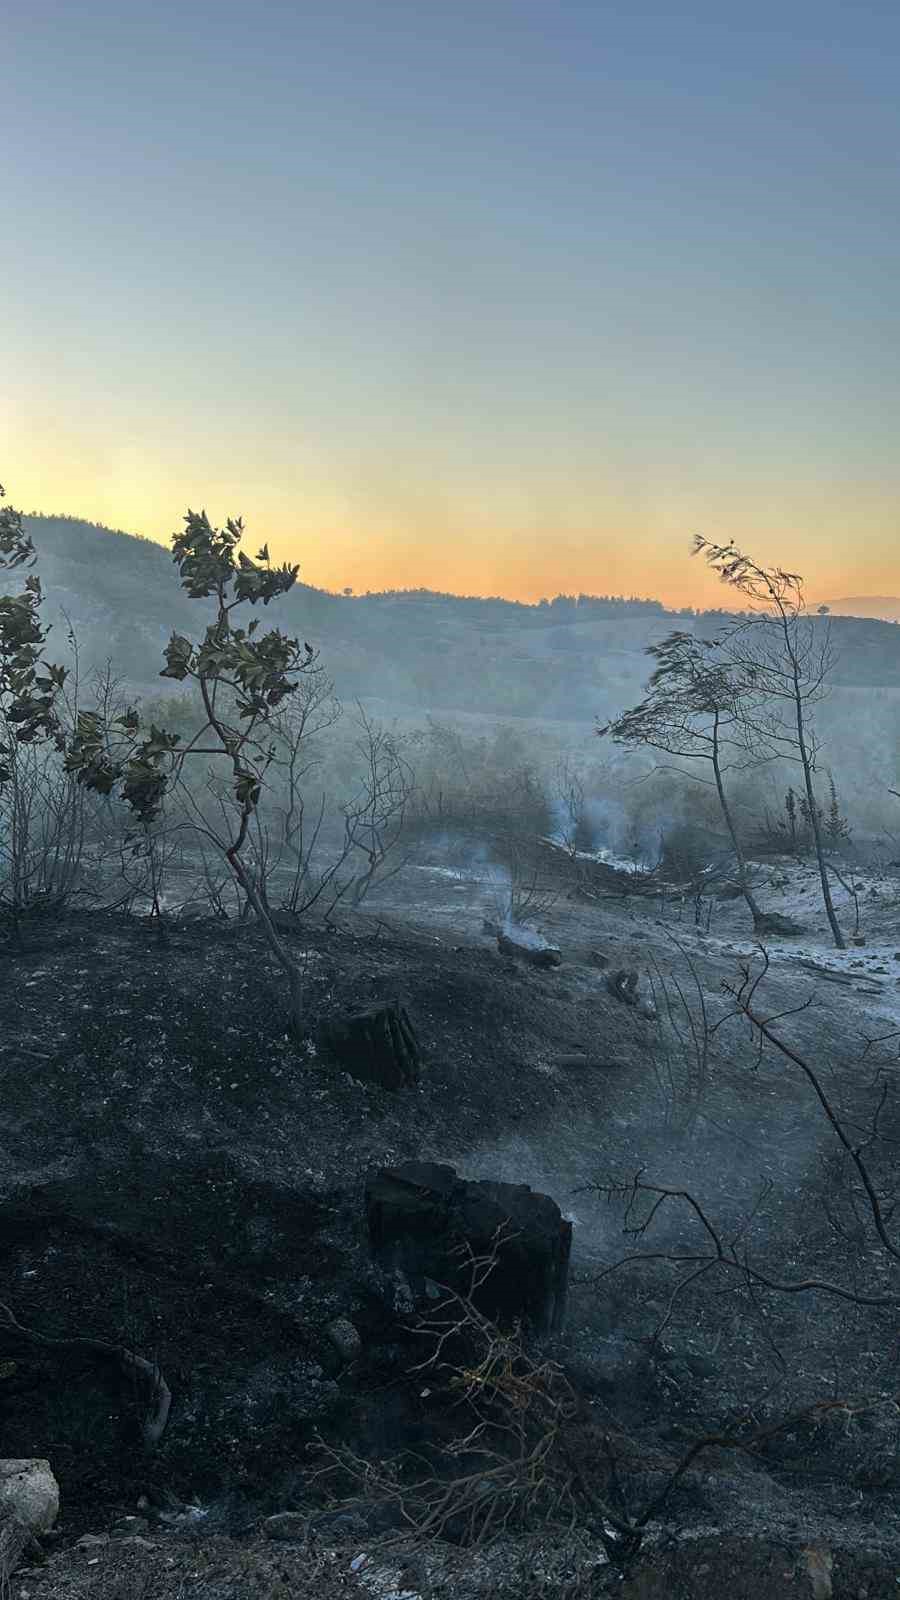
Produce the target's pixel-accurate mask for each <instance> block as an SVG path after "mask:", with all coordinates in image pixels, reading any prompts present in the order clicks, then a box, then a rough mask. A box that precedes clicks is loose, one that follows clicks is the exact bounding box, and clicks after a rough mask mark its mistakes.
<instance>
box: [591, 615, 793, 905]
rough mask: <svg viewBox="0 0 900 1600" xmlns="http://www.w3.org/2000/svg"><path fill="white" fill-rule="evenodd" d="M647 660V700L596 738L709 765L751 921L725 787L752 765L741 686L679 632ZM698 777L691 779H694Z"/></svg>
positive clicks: (710, 651)
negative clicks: (731, 775)
mask: <svg viewBox="0 0 900 1600" xmlns="http://www.w3.org/2000/svg"><path fill="white" fill-rule="evenodd" d="M647 654H648V655H649V656H652V657H653V659H654V660H655V661H656V662H657V667H656V671H655V672H654V673H653V675H652V677H651V678H650V681H649V684H648V685H647V688H648V690H649V692H648V694H647V695H646V697H645V698H644V699H643V700H642V701H641V702H640V704H639V705H636V706H633V707H632V708H631V710H630V711H624V712H623V713H622V714H621V716H619V717H616V719H615V720H614V721H612V722H607V723H604V724H603V725H602V726H601V727H598V729H597V733H598V734H599V735H600V737H601V738H610V739H613V740H614V741H615V743H616V744H623V745H632V746H635V745H636V746H644V747H646V748H647V749H650V750H657V751H661V752H663V753H665V754H667V755H671V756H676V757H678V758H680V759H681V760H684V761H688V762H691V763H695V762H703V763H705V764H706V765H707V768H708V770H709V772H710V773H711V778H707V779H704V780H703V781H705V782H712V783H713V784H714V785H715V790H716V795H717V797H718V801H719V806H720V809H721V812H722V816H723V818H724V821H725V826H726V828H727V829H728V834H729V837H730V839H731V844H732V849H733V850H734V855H735V861H736V863H737V877H738V885H739V887H740V891H741V894H742V895H743V897H744V900H745V901H746V903H747V907H748V909H749V911H750V914H751V916H752V918H753V924H754V927H759V926H761V925H762V922H763V912H762V910H761V908H760V906H759V904H758V902H757V900H756V897H755V896H754V894H753V890H752V887H751V884H750V874H749V870H748V867H747V860H746V856H745V855H744V849H743V845H742V843H741V837H740V833H739V831H738V828H737V824H736V822H735V819H734V811H733V808H732V805H731V802H730V799H729V795H728V790H727V786H726V775H727V773H728V771H729V769H730V768H732V767H735V766H739V767H746V766H747V765H752V764H753V763H754V762H755V760H756V759H758V758H757V757H756V755H755V754H754V753H753V751H752V750H750V749H749V748H748V745H747V740H746V730H745V724H744V721H743V715H742V707H741V686H740V683H739V681H738V679H737V677H736V675H735V673H734V672H733V670H732V668H731V665H730V662H729V660H728V657H727V655H726V654H723V651H722V645H721V641H720V640H718V639H697V638H695V637H694V635H693V634H690V633H685V632H683V631H681V630H677V631H676V632H674V633H670V634H669V635H668V636H667V637H666V638H665V639H663V640H662V641H661V642H660V643H659V644H654V645H651V646H650V647H649V649H648V650H647ZM692 775H693V776H697V774H696V773H694V774H692Z"/></svg>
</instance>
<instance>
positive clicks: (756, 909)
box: [712, 712, 763, 928]
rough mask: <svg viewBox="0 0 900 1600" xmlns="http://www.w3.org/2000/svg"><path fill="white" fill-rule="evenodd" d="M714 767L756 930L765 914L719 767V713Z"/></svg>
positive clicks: (715, 727)
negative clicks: (748, 871)
mask: <svg viewBox="0 0 900 1600" xmlns="http://www.w3.org/2000/svg"><path fill="white" fill-rule="evenodd" d="M712 767H713V772H714V773H715V778H716V792H717V793H718V796H719V805H720V806H721V808H722V815H723V817H724V818H725V826H726V828H727V829H728V833H729V836H730V838H731V843H732V846H733V848H734V854H735V858H736V860H737V864H738V883H739V885H740V890H741V894H742V895H743V897H744V899H745V900H746V902H747V906H748V908H749V911H750V915H751V917H752V918H753V926H754V928H756V926H757V924H758V923H759V922H760V921H761V919H762V915H763V913H762V911H761V909H760V906H759V904H758V902H757V900H756V897H755V895H754V894H753V892H752V890H751V888H750V882H749V876H748V873H747V860H746V857H745V855H744V851H743V847H742V845H741V841H740V839H739V838H738V833H737V829H736V827H735V825H734V818H733V817H732V815H731V807H730V806H729V804H728V797H727V796H726V794H725V783H724V780H723V778H722V769H721V767H720V766H719V714H718V712H716V719H715V725H714V728H713V755H712Z"/></svg>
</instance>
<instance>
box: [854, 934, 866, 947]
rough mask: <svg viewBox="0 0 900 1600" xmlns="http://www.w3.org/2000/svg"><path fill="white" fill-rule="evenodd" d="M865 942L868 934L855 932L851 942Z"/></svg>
mask: <svg viewBox="0 0 900 1600" xmlns="http://www.w3.org/2000/svg"><path fill="white" fill-rule="evenodd" d="M865 942H866V936H865V934H864V933H854V934H853V935H852V936H851V939H850V943H851V944H855V945H864V944H865Z"/></svg>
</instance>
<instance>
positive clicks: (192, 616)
mask: <svg viewBox="0 0 900 1600" xmlns="http://www.w3.org/2000/svg"><path fill="white" fill-rule="evenodd" d="M25 521H26V526H27V529H28V532H29V533H30V534H31V535H32V537H33V539H34V541H35V545H36V548H37V550H38V553H39V568H38V570H39V571H40V573H41V576H42V579H43V582H44V588H45V592H46V595H47V613H46V614H47V616H48V618H49V619H50V620H52V621H54V622H55V623H56V625H57V627H58V628H59V631H60V633H62V632H64V630H65V626H66V624H65V620H64V617H63V613H64V612H65V613H67V615H68V616H69V617H70V618H71V621H72V623H73V625H74V627H75V631H76V634H77V636H78V640H79V646H80V649H81V652H82V663H83V665H85V666H86V667H90V666H92V665H100V664H102V663H103V662H104V661H105V660H106V658H107V656H111V657H112V659H113V661H114V663H115V664H117V665H119V667H120V670H124V671H126V672H127V676H128V682H129V684H130V685H131V686H133V687H134V688H139V689H141V690H143V691H144V692H150V693H158V692H159V688H160V686H159V680H158V673H159V665H160V659H161V651H162V648H163V646H164V645H165V643H166V641H167V639H168V638H169V635H170V633H171V631H172V629H173V628H175V629H179V630H181V631H184V632H186V633H189V634H196V633H197V631H198V626H200V625H201V623H202V615H201V612H202V608H200V607H198V605H197V604H196V602H193V601H191V600H189V599H188V598H187V596H186V595H185V594H184V591H183V590H182V589H181V588H180V586H179V583H178V579H177V574H176V571H175V569H174V566H173V564H172V562H171V560H170V558H169V556H168V554H167V552H166V550H165V549H164V548H163V547H162V546H161V545H156V544H154V543H151V542H150V541H148V540H144V539H137V538H134V537H132V536H130V535H128V534H126V533H121V532H114V531H112V530H110V529H107V528H101V527H98V526H96V525H95V524H93V523H89V522H82V521H78V520H76V519H73V518H66V517H44V516H31V517H27V518H26V519H25ZM301 571H302V568H301ZM268 615H269V617H270V618H271V620H272V623H273V624H274V625H277V626H279V627H282V628H285V629H287V630H288V631H289V632H291V633H294V634H297V635H299V636H300V637H302V638H306V639H309V640H310V641H311V642H312V643H313V644H314V645H315V646H316V647H317V648H319V649H320V650H321V652H322V659H323V661H324V662H325V664H326V666H327V668H328V671H329V673H330V674H331V675H332V676H333V678H334V680H335V685H336V688H337V691H338V694H339V695H340V696H341V697H342V698H343V699H345V700H349V699H352V698H355V697H360V698H363V699H365V700H366V701H368V702H370V703H372V702H380V703H381V705H382V706H383V707H387V708H389V710H390V711H391V712H392V713H393V714H401V713H403V712H421V711H424V710H442V711H454V712H461V713H465V714H468V715H472V714H482V715H487V716H494V717H498V716H499V717H504V718H505V717H527V718H543V719H550V720H553V721H556V720H561V721H567V722H579V721H583V722H591V721H593V719H594V718H595V717H597V716H600V717H605V716H607V715H613V714H615V713H616V712H617V711H618V710H620V709H621V708H622V707H623V706H624V705H626V704H627V703H628V702H629V700H631V699H633V698H635V696H636V695H637V694H638V692H639V690H640V688H641V685H642V684H643V682H644V680H645V678H646V676H647V662H646V658H645V655H644V652H645V650H646V648H647V645H648V644H650V643H652V642H653V641H654V640H655V639H659V638H660V637H661V636H663V635H664V634H665V633H666V632H668V631H669V630H670V629H671V628H673V627H675V626H679V627H688V628H691V627H699V628H702V629H704V630H705V629H707V628H714V627H715V626H716V624H717V621H718V620H720V614H719V613H715V612H711V613H705V614H704V615H703V616H702V617H695V616H694V615H693V613H690V612H688V613H685V612H674V611H667V610H665V608H664V607H663V606H662V605H660V604H659V603H658V602H653V601H643V600H628V599H619V600H616V599H611V598H602V597H585V596H581V597H577V598H576V597H570V596H559V597H557V599H556V600H554V601H552V602H540V603H539V604H537V605H533V606H529V605H522V604H519V603H517V602H513V601H507V600H502V599H497V598H488V599H478V598H466V597H461V596H456V595H443V594H432V593H429V592H427V591H409V592H401V593H397V592H388V593H384V594H367V595H359V596H343V595H333V594H328V593H325V592H323V591H322V590H319V589H315V588H312V587H310V586H309V585H305V584H302V583H300V584H298V585H297V586H296V587H295V589H294V590H293V591H292V593H291V594H290V595H289V596H287V597H286V599H284V600H283V601H280V602H276V603H274V604H273V605H272V606H271V607H270V610H269V613H268ZM831 626H832V631H833V637H834V643H835V647H836V651H837V656H838V661H837V666H836V670H835V673H834V682H835V685H836V686H837V687H841V686H844V687H856V688H859V687H883V688H891V687H900V633H898V632H897V630H896V629H895V628H893V627H892V626H891V625H890V624H889V623H885V622H879V621H877V620H874V619H868V620H867V619H855V618H851V617H835V618H833V620H832V623H831Z"/></svg>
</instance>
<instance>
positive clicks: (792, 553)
mask: <svg viewBox="0 0 900 1600" xmlns="http://www.w3.org/2000/svg"><path fill="white" fill-rule="evenodd" d="M0 57H2V60H3V132H2V135H0V178H2V195H3V225H4V230H3V231H4V241H3V250H2V267H0V274H2V276H0V290H2V292H0V363H2V369H0V370H2V374H3V382H2V384H0V480H2V481H3V482H4V483H5V485H6V487H7V491H8V494H9V497H10V500H11V501H12V503H14V504H16V505H18V506H19V507H21V508H22V509H24V510H26V511H29V510H40V511H44V512H55V513H59V512H66V513H70V514H72V515H78V516H83V517H86V518H89V519H91V520H95V521H99V522H103V523H106V524H107V525H109V526H112V527H119V528H125V529H127V530H128V531H130V532H134V533H141V534H144V535H146V536H149V537H151V538H155V539H159V540H160V541H161V542H162V543H168V540H169V538H170V536H171V534H172V533H173V532H174V531H175V530H176V529H177V528H178V527H179V526H180V524H181V519H182V517H183V515H184V513H185V511H186V510H187V508H188V507H192V508H194V509H200V508H201V507H203V508H205V509H206V510H207V511H208V513H209V515H210V517H211V518H212V520H213V521H214V522H219V523H220V522H222V521H224V520H225V518H226V517H228V516H237V515H240V516H243V518H244V519H245V522H246V524H247V527H248V530H249V539H248V546H249V545H253V547H254V549H255V548H256V545H257V540H259V542H261V541H262V540H263V539H266V540H268V543H269V547H270V550H271V552H272V555H273V558H276V559H278V560H291V561H299V562H300V565H301V574H300V575H301V578H302V579H303V580H304V581H306V582H309V583H315V584H319V585H322V586H324V587H328V588H335V589H337V588H343V587H344V586H345V585H352V586H353V587H354V588H355V589H356V590H357V591H361V590H365V589H382V588H388V587H405V586H412V587H414V586H419V585H425V586H427V587H431V588H437V589H442V590H449V591H452V592H456V593H481V594H503V595H507V596H509V597H512V598H517V599H526V600H534V599H537V598H538V597H540V596H541V595H547V594H549V595H552V594H555V593H557V592H578V591H584V592H588V593H600V594H603V593H626V594H628V593H635V594H641V595H653V596H656V597H659V598H662V599H664V600H666V601H667V602H669V603H671V604H685V603H694V604H713V603H715V602H716V601H719V600H721V599H722V598H723V597H724V592H723V591H722V589H721V588H720V587H719V586H718V585H717V583H716V580H715V579H714V577H713V576H712V575H711V574H710V575H708V574H706V573H705V570H704V569H703V567H702V565H700V564H699V563H697V562H692V561H690V559H689V557H688V551H689V548H690V542H691V538H692V535H693V534H694V533H695V532H701V533H703V534H705V535H706V536H707V537H710V538H716V539H718V538H721V539H723V540H727V539H730V538H734V539H735V540H736V541H737V542H738V544H739V545H743V546H744V547H745V548H746V549H747V550H749V552H750V553H751V554H752V555H753V556H754V557H755V558H756V559H758V560H762V561H765V562H775V561H780V562H782V563H784V564H786V565H788V566H790V567H791V568H793V569H794V570H797V571H800V572H801V573H804V574H805V576H806V579H807V588H808V590H809V591H810V593H811V595H813V596H814V597H815V598H816V599H818V600H822V599H824V600H827V599H830V598H832V597H838V596H843V595H848V594H852V595H864V594H880V595H891V594H900V451H898V448H897V444H898V425H900V95H898V93H897V84H898V81H900V6H898V5H897V3H896V0H883V3H878V4H874V5H873V4H868V3H866V0H855V3H853V4H850V3H849V0H844V3H840V4H839V3H836V0H780V3H777V4H774V3H771V0H755V3H754V4H752V5H750V4H748V3H747V0H740V4H737V3H732V0H704V3H680V0H657V3H653V4H651V3H645V0H628V3H625V0H618V3H615V4H607V3H605V0H593V3H589V0H330V3H329V4H326V5H319V4H307V3H304V0H295V3H292V4H288V3H281V0H254V3H253V4H250V3H242V4H236V3H234V0H179V3H177V4H173V3H171V0H158V3H156V4H145V3H142V0H125V3H123V0H116V3H112V0H78V3H75V0H67V3H55V0H53V3H51V0H6V4H5V5H4V6H3V7H2V8H0ZM251 553H253V552H252V551H251Z"/></svg>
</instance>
